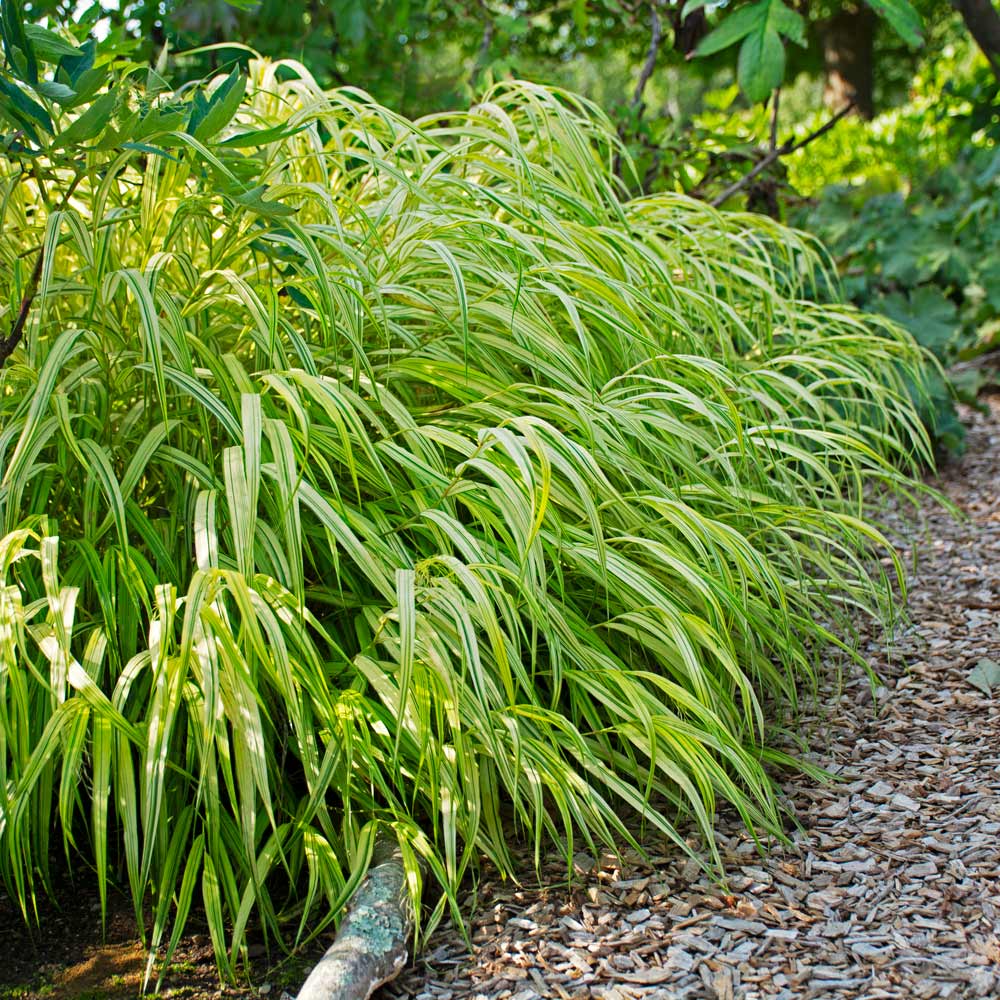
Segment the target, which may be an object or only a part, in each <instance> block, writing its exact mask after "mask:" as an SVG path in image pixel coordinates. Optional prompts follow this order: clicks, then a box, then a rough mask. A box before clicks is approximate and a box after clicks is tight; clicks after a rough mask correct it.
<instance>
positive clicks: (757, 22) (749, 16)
mask: <svg viewBox="0 0 1000 1000" xmlns="http://www.w3.org/2000/svg"><path fill="white" fill-rule="evenodd" d="M770 7H771V0H757V2H756V3H753V4H750V5H748V6H746V7H740V9H739V10H737V11H734V12H733V13H732V14H729V15H727V16H726V18H725V20H724V21H723V22H722V24H720V25H719V26H718V27H717V28H716V29H715V30H714V31H711V32H709V34H707V35H706V36H705V37H704V38H703V39H702V40H701V42H699V44H698V47H697V48H696V49H695V50H694V54H695V55H696V56H710V55H712V54H713V53H715V52H721V51H722V50H723V49H727V48H729V46H730V45H734V44H735V43H736V42H738V41H739V40H740V39H741V38H746V37H747V35H749V34H750V33H751V32H752V31H762V30H763V28H764V25H765V24H766V23H767V15H768V11H769V10H770Z"/></svg>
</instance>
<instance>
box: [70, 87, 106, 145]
mask: <svg viewBox="0 0 1000 1000" xmlns="http://www.w3.org/2000/svg"><path fill="white" fill-rule="evenodd" d="M117 103H118V97H117V95H116V94H114V93H107V94H102V95H101V96H100V97H98V98H97V100H96V101H94V103H93V104H91V105H90V107H89V108H87V110H86V111H84V112H83V114H81V115H80V116H79V118H77V119H76V120H75V121H73V122H72V123H71V124H69V125H67V126H66V128H64V129H63V130H62V132H60V133H59V136H58V139H57V141H56V144H57V145H58V146H61V147H63V148H65V147H66V146H73V145H76V144H77V143H81V142H89V141H90V140H91V139H93V138H94V137H95V136H97V135H99V134H100V133H101V130H102V129H104V128H105V127H106V126H107V125H108V122H109V119H110V118H111V115H112V114H113V113H114V110H115V105H116V104H117Z"/></svg>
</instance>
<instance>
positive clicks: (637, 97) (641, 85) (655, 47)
mask: <svg viewBox="0 0 1000 1000" xmlns="http://www.w3.org/2000/svg"><path fill="white" fill-rule="evenodd" d="M649 14H650V22H651V25H652V34H651V35H650V37H649V51H648V52H647V53H646V61H645V62H644V63H643V64H642V72H641V73H640V74H639V80H638V82H637V83H636V85H635V93H634V94H633V95H632V101H631V104H630V105H629V107H631V108H638V107H639V106H640V105H641V104H642V95H643V94H644V93H645V91H646V84H647V83H649V78H650V77H651V76H652V75H653V70H654V69H655V68H656V57H657V56H658V55H659V52H660V43H661V42H662V41H663V25H662V24H660V15H659V13H658V11H657V9H656V2H655V0H654V2H653V3H651V4H650V5H649Z"/></svg>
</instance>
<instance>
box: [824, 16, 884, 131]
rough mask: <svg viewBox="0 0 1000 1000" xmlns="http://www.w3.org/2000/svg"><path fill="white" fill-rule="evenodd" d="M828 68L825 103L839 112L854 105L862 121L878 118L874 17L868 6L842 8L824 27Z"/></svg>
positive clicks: (825, 60)
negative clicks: (876, 106) (876, 111)
mask: <svg viewBox="0 0 1000 1000" xmlns="http://www.w3.org/2000/svg"><path fill="white" fill-rule="evenodd" d="M820 30H821V37H822V39H823V61H824V63H825V67H826V87H825V89H824V92H823V100H824V103H825V104H826V105H827V107H828V108H829V109H830V110H831V111H839V110H840V109H841V108H842V107H844V105H846V104H848V103H850V102H851V101H853V102H854V105H855V107H856V108H857V109H858V114H860V115H861V117H862V118H872V117H874V115H875V93H874V91H875V80H874V43H875V14H874V13H873V12H872V10H871V9H869V8H868V7H859V8H854V7H847V8H842V9H840V10H839V11H838V12H837V13H836V14H834V16H833V17H832V18H830V20H828V21H826V22H824V23H823V25H822V27H821V29H820Z"/></svg>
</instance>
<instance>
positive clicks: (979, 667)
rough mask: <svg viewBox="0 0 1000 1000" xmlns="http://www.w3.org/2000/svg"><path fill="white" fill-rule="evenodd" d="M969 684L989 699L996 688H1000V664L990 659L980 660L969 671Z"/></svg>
mask: <svg viewBox="0 0 1000 1000" xmlns="http://www.w3.org/2000/svg"><path fill="white" fill-rule="evenodd" d="M969 683H970V684H971V685H972V686H973V687H977V688H979V690H980V691H982V692H983V694H985V695H986V696H987V697H989V696H990V695H991V694H992V693H993V689H994V688H995V687H1000V663H997V661H996V660H991V659H989V658H988V657H986V658H984V659H982V660H979V661H978V662H977V663H976V665H975V666H974V667H973V668H972V670H970V671H969Z"/></svg>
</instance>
